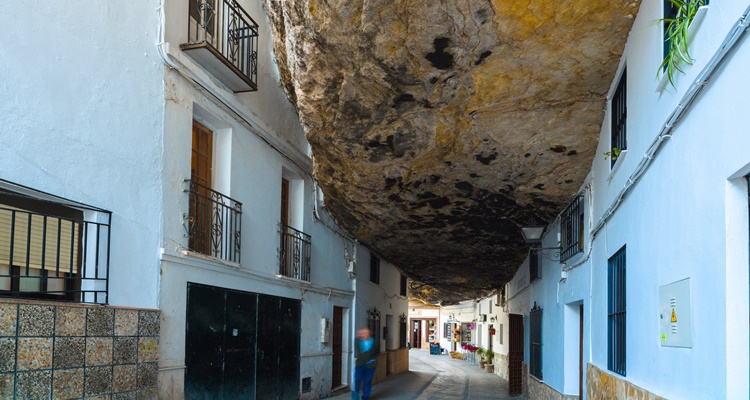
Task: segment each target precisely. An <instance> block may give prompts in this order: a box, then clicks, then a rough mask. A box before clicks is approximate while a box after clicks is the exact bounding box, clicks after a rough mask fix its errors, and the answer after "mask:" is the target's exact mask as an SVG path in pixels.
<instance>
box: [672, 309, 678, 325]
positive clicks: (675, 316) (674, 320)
mask: <svg viewBox="0 0 750 400" xmlns="http://www.w3.org/2000/svg"><path fill="white" fill-rule="evenodd" d="M672 322H677V314H675V313H674V308H673V309H672Z"/></svg>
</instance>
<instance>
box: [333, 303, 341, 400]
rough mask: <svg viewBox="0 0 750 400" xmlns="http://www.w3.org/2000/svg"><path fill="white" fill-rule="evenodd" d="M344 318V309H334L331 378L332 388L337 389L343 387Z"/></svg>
mask: <svg viewBox="0 0 750 400" xmlns="http://www.w3.org/2000/svg"><path fill="white" fill-rule="evenodd" d="M343 316H344V309H343V308H342V307H336V306H334V307H333V332H332V336H333V337H332V338H331V342H332V343H331V344H332V346H333V367H332V368H333V371H332V378H331V388H333V389H335V388H337V387H339V386H341V366H342V355H343V344H344V343H343V342H344V341H343V340H342V339H343V335H344V330H343V323H342V320H343Z"/></svg>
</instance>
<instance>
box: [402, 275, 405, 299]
mask: <svg viewBox="0 0 750 400" xmlns="http://www.w3.org/2000/svg"><path fill="white" fill-rule="evenodd" d="M401 296H406V275H403V274H402V275H401Z"/></svg>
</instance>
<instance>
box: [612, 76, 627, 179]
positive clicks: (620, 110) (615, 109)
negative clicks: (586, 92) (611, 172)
mask: <svg viewBox="0 0 750 400" xmlns="http://www.w3.org/2000/svg"><path fill="white" fill-rule="evenodd" d="M627 76H628V74H627V69H623V70H622V75H620V82H618V83H617V89H615V94H614V96H612V109H611V110H610V111H611V114H612V125H611V127H610V130H611V134H612V137H611V141H610V150H611V151H612V153H611V157H610V160H611V164H610V166H614V165H615V162H617V157H618V155H619V153H620V152H621V151H623V150H627V148H628V141H627V129H626V128H627V117H628V107H627Z"/></svg>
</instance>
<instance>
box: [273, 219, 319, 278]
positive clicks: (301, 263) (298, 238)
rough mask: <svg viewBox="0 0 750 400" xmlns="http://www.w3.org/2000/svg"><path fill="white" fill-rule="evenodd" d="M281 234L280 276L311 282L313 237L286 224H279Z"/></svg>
mask: <svg viewBox="0 0 750 400" xmlns="http://www.w3.org/2000/svg"><path fill="white" fill-rule="evenodd" d="M279 234H280V235H279V236H280V248H279V274H280V275H283V276H286V277H289V278H294V279H299V280H301V281H308V282H309V281H310V262H311V253H312V238H311V236H310V235H308V234H306V233H304V232H302V231H299V230H297V229H294V228H292V227H291V226H288V225H284V224H279Z"/></svg>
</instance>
